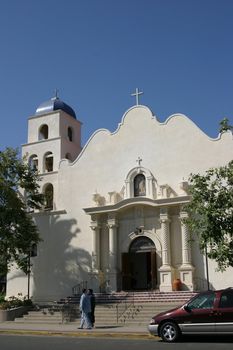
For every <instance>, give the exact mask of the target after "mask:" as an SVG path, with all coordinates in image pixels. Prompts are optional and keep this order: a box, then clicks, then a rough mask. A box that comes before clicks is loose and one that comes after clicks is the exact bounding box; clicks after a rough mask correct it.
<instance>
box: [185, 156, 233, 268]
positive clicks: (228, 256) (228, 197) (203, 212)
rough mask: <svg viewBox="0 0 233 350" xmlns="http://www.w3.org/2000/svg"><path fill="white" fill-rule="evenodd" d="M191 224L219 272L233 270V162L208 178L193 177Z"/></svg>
mask: <svg viewBox="0 0 233 350" xmlns="http://www.w3.org/2000/svg"><path fill="white" fill-rule="evenodd" d="M190 194H191V196H192V200H191V202H190V204H189V205H188V206H187V211H188V213H189V219H187V223H188V225H189V228H190V230H191V232H192V233H197V234H198V237H199V241H200V248H201V250H202V251H205V249H206V248H208V249H207V255H208V257H209V258H210V259H214V260H215V261H216V262H217V264H218V268H219V270H221V271H223V270H225V269H226V267H228V266H233V161H231V162H230V163H229V164H228V165H227V166H222V167H219V168H212V169H210V170H208V171H206V173H205V175H200V174H191V177H190Z"/></svg>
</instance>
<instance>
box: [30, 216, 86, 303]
mask: <svg viewBox="0 0 233 350" xmlns="http://www.w3.org/2000/svg"><path fill="white" fill-rule="evenodd" d="M36 221H37V225H38V227H39V230H40V234H41V238H42V239H43V241H42V242H41V243H40V244H39V246H38V255H37V257H35V258H32V265H33V266H32V279H33V281H34V288H33V289H34V290H33V295H34V298H35V299H41V298H42V299H47V300H48V299H50V300H51V301H55V300H59V298H61V297H62V298H63V297H66V296H70V295H71V294H72V287H74V286H75V285H77V284H78V283H80V282H82V281H88V271H89V269H90V267H91V255H90V254H89V253H88V252H87V251H86V250H84V249H82V248H78V246H79V245H80V243H79V233H80V229H79V228H78V227H77V220H75V219H69V220H66V219H62V216H58V215H51V214H50V215H46V216H42V217H38V218H37V219H36ZM90 238H91V237H90ZM54 299H55V300H54Z"/></svg>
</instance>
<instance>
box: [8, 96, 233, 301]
mask: <svg viewBox="0 0 233 350" xmlns="http://www.w3.org/2000/svg"><path fill="white" fill-rule="evenodd" d="M137 102H138V101H137ZM22 153H23V155H26V156H27V157H28V161H29V163H30V165H31V166H32V167H36V168H37V169H38V172H39V173H40V175H41V180H40V187H41V191H42V192H43V193H44V194H45V198H46V203H45V206H44V208H43V210H41V211H38V212H34V213H33V214H32V215H33V217H34V219H35V222H36V224H37V225H38V228H39V231H40V235H41V238H42V242H41V243H40V244H39V245H38V247H37V251H36V253H35V254H34V256H32V257H31V265H32V266H31V274H30V276H25V275H24V274H23V273H22V272H21V271H19V270H17V269H14V270H12V271H11V272H10V273H9V275H8V280H7V295H8V296H10V295H17V293H22V294H23V295H27V293H28V285H29V284H30V296H31V297H33V299H34V300H35V301H51V300H52V301H54V300H58V299H59V298H63V297H66V296H68V295H71V294H72V292H75V288H76V289H77V288H79V289H80V286H88V287H90V288H93V290H94V291H95V292H99V291H107V292H114V291H121V290H158V291H164V292H165V291H172V285H173V281H174V279H177V278H179V279H180V280H181V282H182V289H183V290H203V289H206V288H207V269H208V274H209V283H210V286H211V287H212V288H214V289H217V288H222V287H228V286H230V285H231V286H232V285H233V281H232V276H233V269H232V268H229V269H227V270H226V271H225V272H224V273H221V272H218V271H216V264H215V263H214V262H213V261H208V262H206V259H205V256H203V254H202V253H201V252H200V250H199V246H198V241H197V240H196V239H194V240H193V239H192V240H190V234H189V231H188V227H187V226H186V224H185V222H184V220H183V219H184V218H185V217H187V213H186V212H185V204H187V203H188V202H189V201H190V196H189V194H188V191H187V187H188V178H189V176H190V174H191V173H204V172H205V171H206V170H207V169H209V168H210V167H218V166H221V165H226V164H227V163H228V162H229V161H230V160H232V159H233V138H232V133H231V132H230V131H228V132H224V133H222V134H221V135H219V137H218V138H216V139H212V138H210V137H208V136H207V135H206V134H205V133H203V132H202V131H201V130H200V129H199V128H198V127H197V126H196V125H195V124H194V123H193V122H192V121H191V120H190V119H189V118H187V117H186V116H184V115H182V114H175V115H172V116H170V117H169V118H168V119H167V120H166V121H165V122H164V123H160V122H159V121H158V120H157V118H156V117H155V116H154V115H153V113H152V112H151V110H150V109H149V108H148V107H146V106H143V105H139V104H138V103H137V104H136V105H135V106H133V107H132V108H130V109H129V110H128V111H126V113H125V114H124V115H123V117H122V120H121V122H120V124H119V125H118V128H117V130H116V131H115V132H112V133H111V132H109V131H108V130H106V129H101V130H97V131H96V132H95V133H94V134H93V135H92V136H91V138H90V139H89V141H88V142H87V143H86V145H85V146H84V147H83V148H82V147H81V122H80V121H79V120H77V118H76V115H75V112H74V111H73V109H72V108H71V107H70V106H68V105H67V104H65V103H64V102H63V101H61V100H60V99H59V98H57V97H55V98H53V99H51V100H49V101H47V102H45V103H43V104H42V105H40V106H39V107H38V109H37V111H36V113H35V115H34V116H32V117H30V118H29V120H28V141H27V143H26V144H24V145H23V146H22Z"/></svg>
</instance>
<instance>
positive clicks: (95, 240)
mask: <svg viewBox="0 0 233 350" xmlns="http://www.w3.org/2000/svg"><path fill="white" fill-rule="evenodd" d="M90 227H91V229H92V231H93V235H92V271H93V272H94V273H98V272H99V269H100V225H99V224H98V221H92V222H91V226H90Z"/></svg>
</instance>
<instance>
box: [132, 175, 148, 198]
mask: <svg viewBox="0 0 233 350" xmlns="http://www.w3.org/2000/svg"><path fill="white" fill-rule="evenodd" d="M145 195H146V179H145V176H144V175H143V174H138V175H136V176H135V178H134V197H139V196H145Z"/></svg>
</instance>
